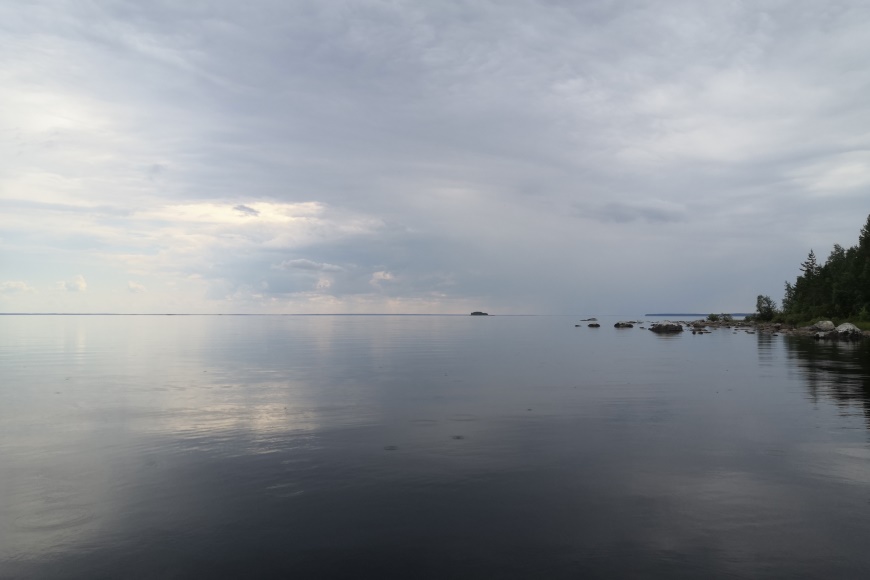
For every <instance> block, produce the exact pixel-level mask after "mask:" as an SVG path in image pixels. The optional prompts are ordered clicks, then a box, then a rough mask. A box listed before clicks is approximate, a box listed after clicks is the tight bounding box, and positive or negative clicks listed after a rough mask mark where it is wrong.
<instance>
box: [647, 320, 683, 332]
mask: <svg viewBox="0 0 870 580" xmlns="http://www.w3.org/2000/svg"><path fill="white" fill-rule="evenodd" d="M649 329H650V330H652V331H653V332H657V333H659V334H662V333H667V332H683V325H682V324H677V323H676V322H671V321H670V320H663V321H662V322H654V323H653V324H652V325H650V327H649Z"/></svg>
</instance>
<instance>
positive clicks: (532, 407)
mask: <svg viewBox="0 0 870 580" xmlns="http://www.w3.org/2000/svg"><path fill="white" fill-rule="evenodd" d="M70 320H73V319H70ZM17 323H20V326H19V327H18V329H17V330H16V331H15V332H14V333H10V332H9V331H8V328H10V326H7V327H6V328H7V330H4V329H3V328H0V357H2V359H0V360H2V361H4V362H5V363H7V367H6V368H7V369H8V375H9V376H10V377H11V378H12V379H14V380H12V381H9V382H7V383H4V384H2V385H0V465H2V466H3V469H2V470H0V494H2V495H0V500H2V501H0V568H2V573H0V576H2V575H3V574H7V575H9V576H10V577H21V578H66V577H83V578H84V577H176V578H186V577H191V578H192V577H209V578H219V577H288V576H298V577H318V578H330V577H334V578H349V577H379V578H389V577H394V578H408V577H415V578H426V577H429V578H463V577H467V578H483V577H499V578H509V577H517V578H529V577H542V578H543V577H545V578H574V577H627V576H628V577H631V576H634V577H661V578H674V577H686V578H697V577H726V576H731V577H733V576H737V577H752V578H758V577H765V576H767V577H791V578H795V577H807V578H810V577H856V578H858V577H862V576H861V575H862V574H864V573H865V572H866V569H868V567H870V554H868V553H867V551H866V548H865V546H866V543H867V541H870V508H868V505H870V504H868V502H867V499H868V497H867V489H868V485H870V469H868V467H867V465H868V463H867V460H868V458H870V451H868V449H867V446H866V441H865V437H864V435H865V434H864V426H863V423H862V420H861V418H858V419H857V420H855V419H852V418H845V419H844V418H843V417H841V416H837V415H836V414H834V416H830V414H826V413H824V412H820V411H819V409H821V410H822V411H824V410H826V409H830V408H831V407H832V405H829V404H828V405H826V404H825V403H826V402H827V401H832V400H833V401H837V402H842V401H844V400H845V401H847V402H846V403H843V404H847V405H849V404H854V403H855V402H858V403H860V404H861V405H862V409H866V400H867V397H866V386H867V385H866V377H867V372H866V371H867V368H866V365H865V363H866V351H860V350H855V351H854V352H853V353H852V354H848V352H851V351H848V352H847V350H845V349H843V348H842V347H847V348H853V349H855V348H856V347H854V346H852V345H836V348H837V349H838V350H837V352H826V351H820V352H815V353H814V354H813V353H809V354H807V353H804V352H803V351H802V350H801V349H804V348H808V349H818V348H826V347H827V348H829V349H831V348H835V345H824V344H821V345H820V344H818V343H812V342H809V343H807V344H805V345H802V344H794V345H792V344H791V343H790V342H789V341H788V340H787V339H784V338H782V337H770V336H761V335H759V336H748V335H746V334H744V333H739V334H732V333H731V332H719V333H712V334H710V335H704V336H692V335H690V334H689V335H686V334H685V333H684V334H683V335H682V336H674V337H661V336H657V335H655V334H653V333H651V332H649V331H641V330H639V329H638V330H637V331H636V332H621V331H616V330H613V329H612V328H610V327H609V326H608V325H603V326H602V328H601V329H598V330H597V331H591V330H588V331H587V329H583V330H582V331H578V330H577V329H575V328H574V326H573V321H571V320H567V321H566V320H564V319H558V318H552V319H548V318H508V317H501V318H499V317H492V318H491V319H488V320H485V321H481V320H473V319H467V318H464V319H450V318H421V319H409V318H398V317H392V318H380V319H379V318H360V317H331V318H322V317H321V318H279V317H275V318H268V317H263V318H253V317H245V318H239V319H231V318H200V319H197V318H184V319H182V318H173V319H146V318H140V319H125V318H116V319H113V320H101V319H81V320H73V322H72V323H71V324H73V326H72V327H71V328H70V329H69V330H65V331H63V332H69V333H71V334H70V335H71V336H79V335H81V336H86V337H87V340H84V341H79V340H78V339H77V340H75V341H72V342H71V343H66V342H62V343H60V344H58V341H57V336H58V335H61V336H64V334H63V333H62V332H61V331H59V330H58V328H57V322H52V321H51V320H48V319H45V320H38V321H35V322H34V321H32V320H25V322H20V321H18V322H17ZM76 324H78V325H81V327H82V328H81V329H76V328H75V325H76ZM40 325H42V327H41V329H40ZM4 332H5V333H6V334H4ZM22 336H24V337H29V338H28V340H25V341H23V342H22V340H20V339H21V337H22ZM861 348H863V347H861ZM862 353H863V354H862ZM853 355H854V356H853ZM82 356H85V358H86V359H87V360H88V361H89V362H88V364H85V365H82V364H81V361H82ZM855 357H857V362H856V360H855ZM862 361H863V362H862ZM795 369H796V372H795ZM832 369H833V370H832ZM856 381H858V382H856ZM861 381H863V382H861ZM10 384H14V385H15V387H14V388H10V387H9V385H10ZM808 384H809V385H813V386H812V387H811V389H810V390H811V392H813V393H814V395H813V396H814V397H815V398H816V400H817V401H818V402H819V403H820V404H819V405H818V407H819V409H815V408H813V406H812V405H809V404H807V400H806V399H805V398H804V397H803V396H802V394H803V392H804V389H805V387H806V385H808ZM834 393H835V394H834ZM862 393H863V394H862ZM838 397H839V398H838ZM849 424H854V425H857V426H858V429H852V430H851V431H845V430H842V429H841V428H842V427H843V426H844V425H849ZM817 427H822V428H821V429H817ZM832 433H833V435H832ZM835 439H836V440H835ZM818 554H821V556H819V555H818Z"/></svg>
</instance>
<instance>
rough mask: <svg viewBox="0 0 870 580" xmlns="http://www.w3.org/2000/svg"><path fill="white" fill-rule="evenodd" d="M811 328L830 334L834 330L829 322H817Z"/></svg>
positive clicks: (832, 324)
mask: <svg viewBox="0 0 870 580" xmlns="http://www.w3.org/2000/svg"><path fill="white" fill-rule="evenodd" d="M813 328H815V329H816V330H820V331H822V332H830V331H832V330H834V323H833V322H831V321H830V320H819V321H818V322H816V323H815V324H814V325H813Z"/></svg>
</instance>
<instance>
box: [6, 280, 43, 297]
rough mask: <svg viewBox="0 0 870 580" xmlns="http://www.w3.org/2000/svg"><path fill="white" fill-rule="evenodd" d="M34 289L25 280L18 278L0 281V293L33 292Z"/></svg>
mask: <svg viewBox="0 0 870 580" xmlns="http://www.w3.org/2000/svg"><path fill="white" fill-rule="evenodd" d="M35 291H36V290H35V289H34V288H32V287H30V286H28V285H27V283H26V282H22V281H20V280H10V281H7V282H0V294H19V293H24V292H35Z"/></svg>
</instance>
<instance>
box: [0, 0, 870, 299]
mask: <svg viewBox="0 0 870 580" xmlns="http://www.w3.org/2000/svg"><path fill="white" fill-rule="evenodd" d="M0 21H2V22H4V23H9V24H8V26H5V28H4V31H3V34H4V35H5V36H6V37H7V38H9V39H10V42H7V43H6V45H5V48H6V50H4V51H3V52H2V54H0V70H2V71H3V73H2V81H3V82H2V83H0V86H2V89H0V101H2V106H0V131H3V138H2V139H0V156H2V157H3V158H4V159H9V160H13V162H11V163H5V164H0V191H2V192H3V194H2V196H0V232H3V233H2V239H0V243H2V251H3V254H4V258H5V257H7V256H21V258H20V259H4V264H3V265H4V268H3V270H4V272H3V273H4V276H5V277H7V278H9V279H16V280H31V281H33V283H37V282H39V283H43V281H44V283H45V284H50V283H51V281H52V280H53V279H54V278H53V274H52V272H56V271H63V269H64V268H69V269H70V271H76V272H84V271H87V272H88V273H89V274H88V279H89V280H90V281H91V282H92V288H90V289H88V292H89V294H90V295H92V296H96V294H97V292H98V290H97V289H98V288H99V292H100V294H99V301H100V302H99V303H100V304H106V305H110V304H112V302H111V301H112V300H118V301H119V302H118V304H120V305H121V306H123V305H124V304H125V303H124V302H123V301H121V297H122V293H117V292H114V293H113V291H112V290H111V289H117V288H118V285H117V284H118V282H117V280H118V277H119V276H120V279H121V280H148V281H149V287H155V286H154V285H155V284H157V285H159V287H160V288H161V290H162V289H167V292H169V293H170V295H171V299H174V300H176V301H177V303H178V304H179V305H184V307H186V308H198V309H201V310H203V311H231V310H233V309H236V308H242V307H244V308H251V309H254V310H258V311H275V312H283V311H287V310H290V309H300V310H305V311H310V309H311V308H320V307H328V308H334V309H336V310H341V309H342V304H344V305H345V306H347V307H348V308H349V307H350V306H351V305H353V306H354V307H358V308H370V309H372V310H373V311H378V310H380V309H390V308H392V307H393V306H394V305H395V304H396V303H397V301H400V300H403V301H404V302H403V304H406V305H409V304H413V305H419V306H420V307H421V308H427V309H431V310H432V311H445V312H448V311H452V309H453V308H455V305H457V304H465V303H469V304H473V305H474V307H475V308H480V307H484V306H485V307H487V308H491V309H494V308H495V307H496V305H498V307H499V309H500V310H501V311H502V312H507V311H529V309H533V310H535V309H547V310H548V311H553V312H574V311H575V310H576V309H577V308H580V307H581V306H579V305H582V308H583V309H584V310H586V309H589V308H593V309H594V308H601V309H606V310H608V311H611V312H617V311H625V310H631V311H634V308H635V307H638V308H641V307H640V306H639V304H640V303H647V302H649V303H651V304H650V306H649V307H650V308H653V309H659V308H664V307H665V305H661V306H660V304H661V303H662V302H665V301H666V302H667V303H668V304H672V303H677V304H674V307H678V308H680V309H682V308H687V309H688V308H692V304H695V303H699V302H700V303H703V302H704V301H705V300H707V299H708V298H707V297H709V296H716V297H717V298H716V299H715V300H716V301H724V302H727V304H721V305H720V306H716V305H715V304H706V303H704V304H698V305H697V307H698V308H701V309H703V310H706V309H715V310H728V309H746V308H749V309H751V308H752V305H753V304H754V297H755V296H756V295H757V294H759V293H762V294H773V295H775V294H776V293H777V292H778V291H780V290H779V289H781V287H782V280H784V279H791V278H793V276H795V275H796V274H797V273H798V271H797V269H796V268H797V265H798V264H799V263H800V260H801V259H802V258H803V257H804V256H805V255H806V251H807V250H808V249H809V248H810V247H817V248H819V247H821V246H822V245H824V244H828V245H830V244H833V243H834V242H839V243H841V244H842V245H844V246H848V245H852V244H854V243H855V240H854V239H843V238H841V236H842V235H843V234H842V232H846V231H849V232H856V233H857V231H859V229H860V227H861V225H862V224H863V221H864V219H865V218H866V212H867V206H866V196H863V195H862V191H863V189H866V187H867V186H868V184H870V174H868V172H867V170H866V167H867V166H868V157H867V151H870V134H868V133H867V131H863V130H861V128H863V127H868V126H870V105H868V102H867V98H866V87H867V85H868V83H870V70H868V68H867V67H866V66H864V63H865V61H866V54H868V52H870V38H868V36H867V34H866V30H867V28H868V26H870V14H868V13H867V11H866V10H865V7H864V4H863V3H862V2H861V1H860V0H844V1H842V2H837V3H835V4H831V3H828V4H825V5H822V4H819V3H814V2H809V1H804V0H799V1H798V2H795V3H789V4H784V3H781V2H774V1H768V0H760V1H759V2H756V3H740V2H736V3H735V2H731V3H727V2H726V3H717V4H715V5H708V4H704V5H701V4H699V3H693V2H689V1H686V0H673V1H671V0H667V1H665V0H651V1H650V2H643V3H636V2H628V3H590V2H586V3H565V2H531V3H522V2H520V3H509V4H506V5H504V6H499V7H498V8H497V9H496V8H494V7H493V6H492V5H491V4H489V3H464V4H461V5H452V4H449V5H448V4H443V3H402V2H398V3H389V2H379V1H368V0H362V1H360V2H347V1H342V0H336V1H335V2H320V3H300V2H287V3H281V2H264V3H263V4H262V6H261V7H260V9H258V10H257V11H251V10H246V9H244V7H242V6H241V5H235V4H232V3H218V5H215V4H210V3H203V4H196V5H193V6H187V5H185V6H184V7H182V6H180V5H175V4H173V3H161V4H157V3H148V4H147V5H143V7H141V8H137V10H135V11H133V12H131V11H130V10H127V9H125V8H123V7H121V6H120V5H115V4H100V5H99V6H96V7H95V6H90V5H87V6H80V5H79V4H77V3H66V4H63V5H59V6H55V7H53V8H52V9H51V10H46V9H45V7H44V3H41V2H18V3H14V2H7V3H0ZM275 22H281V23H282V24H281V26H280V27H276V26H274V23H275ZM81 62H87V63H88V66H87V67H79V66H74V65H75V63H81ZM132 71H136V74H133V73H132ZM154 119H160V121H161V122H159V123H155V122H154ZM578 216H580V217H581V218H583V219H580V220H578V219H577V217H578ZM663 225H664V226H668V227H662V226H663ZM687 238H688V239H691V240H692V243H687V242H686V239H687ZM702 245H703V246H704V248H703V249H704V252H703V254H704V255H702V252H701V251H700V246H702ZM753 247H754V248H757V247H764V248H765V250H766V251H765V252H753V251H751V249H750V248H753ZM592 249H594V251H592ZM712 255H715V256H716V260H715V261H713V260H710V259H709V257H710V256H712ZM705 256H706V258H705ZM566 261H567V262H569V263H570V264H571V267H568V268H566V267H565V263H566ZM518 263H521V264H523V266H522V268H518V267H517V264H518ZM712 263H715V264H716V265H717V266H716V268H717V269H716V270H715V271H714V270H711V269H706V268H711V266H710V264H712ZM677 265H680V266H684V267H681V268H680V272H687V274H686V278H685V279H678V278H673V279H669V280H668V281H667V284H664V283H663V284H662V286H661V287H656V288H652V287H651V286H652V284H654V282H648V286H647V287H645V288H644V289H643V290H633V291H629V290H627V289H629V288H633V287H634V280H636V278H635V277H633V276H632V274H631V273H632V272H637V271H639V270H642V269H643V268H645V267H650V268H653V267H658V268H661V267H667V266H677ZM729 269H730V272H728V271H727V270H729ZM591 271H594V272H596V274H597V275H596V278H595V282H594V283H590V280H589V278H588V273H589V272H591ZM372 272H382V273H384V274H383V275H386V273H390V272H392V273H401V275H396V277H395V279H392V280H390V279H387V278H377V277H374V276H372V275H371V273H372ZM688 272H691V274H689V273H688ZM719 273H721V274H722V278H721V279H717V280H715V281H714V277H715V276H717V275H718V274H719ZM728 274H730V275H728ZM194 277H195V278H194ZM699 279H700V280H702V282H698V280H699ZM194 280H195V282H194ZM445 280H449V281H450V283H449V284H445V283H444V281H445ZM544 280H546V283H542V282H541V281H544ZM750 281H751V282H750ZM264 282H265V283H267V286H266V287H265V288H262V284H263V283H264ZM327 282H328V284H327ZM705 284H708V285H707V286H705ZM750 284H751V285H754V286H757V288H748V286H749V285H750ZM67 286H69V288H68V287H67ZM666 286H667V287H666ZM62 287H63V288H65V289H73V290H75V289H77V288H78V287H79V286H77V285H76V284H74V283H73V281H70V282H68V283H64V285H63V286H62ZM114 294H117V295H118V297H117V298H113V295H114ZM151 295H153V293H151ZM151 295H145V296H142V297H140V298H139V299H138V300H139V301H142V302H143V303H144V301H146V300H149V299H151ZM255 295H256V296H259V298H254V296H255ZM38 297H39V298H41V297H42V295H39V296H38ZM227 297H229V298H227ZM720 297H721V298H720ZM55 298H56V299H57V300H58V302H57V303H56V304H54V303H53V304H51V308H52V309H57V310H63V309H64V308H67V309H70V310H76V309H79V308H80V306H81V305H80V304H77V303H76V301H77V300H78V299H76V298H75V297H73V296H72V295H70V296H67V297H66V300H68V301H69V302H66V303H64V302H63V300H64V298H63V297H52V300H54V299H55ZM711 300H712V299H711ZM154 301H155V302H154V306H153V307H154V308H155V309H158V310H160V309H162V308H163V306H162V304H163V303H162V302H161V303H158V302H157V299H156V297H155V298H154ZM32 303H33V308H34V310H39V309H40V304H41V303H40V302H39V300H37V298H34V299H33V300H32ZM95 303H96V302H95ZM741 304H742V306H741ZM44 307H45V308H48V307H49V306H48V305H45V306H44ZM179 308H181V306H179ZM643 308H645V306H644V307H643ZM463 310H464V308H463Z"/></svg>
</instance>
